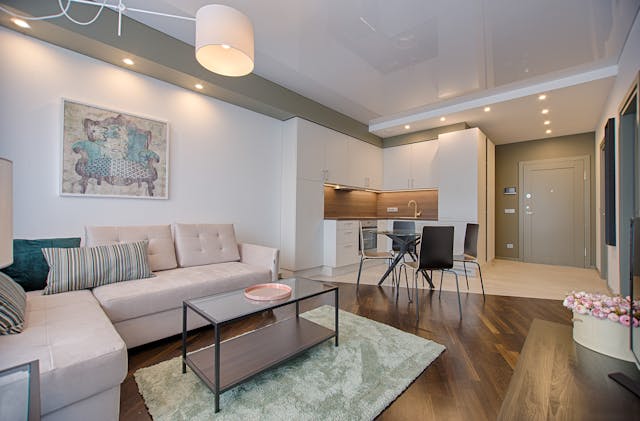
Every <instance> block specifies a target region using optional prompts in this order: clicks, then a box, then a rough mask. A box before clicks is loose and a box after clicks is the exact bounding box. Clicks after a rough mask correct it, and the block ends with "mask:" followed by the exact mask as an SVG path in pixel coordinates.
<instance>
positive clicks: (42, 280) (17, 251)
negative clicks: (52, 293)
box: [2, 237, 80, 291]
mask: <svg viewBox="0 0 640 421" xmlns="http://www.w3.org/2000/svg"><path fill="white" fill-rule="evenodd" d="M51 247H55V248H70V247H80V237H74V238H44V239H40V240H13V264H12V265H11V266H8V267H6V268H4V269H2V272H4V273H6V274H7V275H9V276H10V277H11V278H13V280H14V281H16V282H17V283H19V284H20V285H21V286H22V287H23V288H24V290H25V291H36V290H40V289H43V288H44V287H45V285H46V284H47V274H48V273H49V265H47V261H46V260H45V259H44V256H43V255H42V249H43V248H51Z"/></svg>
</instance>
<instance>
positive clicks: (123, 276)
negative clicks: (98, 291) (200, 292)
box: [42, 240, 153, 294]
mask: <svg viewBox="0 0 640 421" xmlns="http://www.w3.org/2000/svg"><path fill="white" fill-rule="evenodd" d="M148 246H149V243H148V242H147V240H144V241H138V242H136V243H122V244H110V245H107V246H96V247H78V248H72V249H42V253H43V254H44V257H45V259H47V263H49V267H50V269H49V276H48V277H47V286H46V288H45V289H44V293H45V294H57V293H59V292H67V291H75V290H78V289H86V288H94V287H97V286H100V285H106V284H113V283H116V282H123V281H129V280H132V279H141V278H149V277H151V276H153V274H152V273H151V270H149V256H148V254H147V248H148Z"/></svg>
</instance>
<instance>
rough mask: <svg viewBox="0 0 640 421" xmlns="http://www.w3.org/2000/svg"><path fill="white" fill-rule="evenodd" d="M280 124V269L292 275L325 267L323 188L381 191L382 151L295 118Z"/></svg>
mask: <svg viewBox="0 0 640 421" xmlns="http://www.w3.org/2000/svg"><path fill="white" fill-rule="evenodd" d="M283 125H284V126H283V142H282V144H283V150H282V213H281V215H282V218H281V224H280V226H281V245H280V266H281V267H282V268H283V269H286V270H289V271H292V272H295V271H302V270H307V269H313V268H317V267H321V266H323V264H324V186H323V185H324V183H325V182H326V183H334V184H342V185H348V186H353V187H360V188H373V189H380V188H381V186H382V149H381V148H378V147H376V146H373V145H370V144H368V143H366V142H363V141H360V140H358V139H355V138H353V137H351V136H347V135H345V134H342V133H339V132H336V131H335V130H331V129H328V128H326V127H323V126H320V125H317V124H315V123H312V122H310V121H307V120H304V119H301V118H297V117H296V118H292V119H290V120H287V121H285V122H284V123H283ZM356 252H357V251H356Z"/></svg>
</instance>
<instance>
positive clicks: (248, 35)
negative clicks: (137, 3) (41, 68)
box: [0, 0, 253, 76]
mask: <svg viewBox="0 0 640 421" xmlns="http://www.w3.org/2000/svg"><path fill="white" fill-rule="evenodd" d="M72 3H80V4H84V5H89V6H95V7H97V8H98V10H97V12H96V14H95V16H93V18H91V19H89V20H87V21H84V22H80V21H78V20H77V19H75V18H73V17H71V16H70V15H69V13H68V10H69V7H70V6H71V4H72ZM59 6H60V13H57V14H53V15H48V16H39V17H33V16H22V15H18V14H16V13H13V12H11V11H10V10H8V9H5V8H3V7H2V6H0V10H2V11H4V12H6V13H9V14H10V15H12V16H14V17H15V18H19V19H24V20H26V21H37V20H46V19H53V18H58V17H61V16H65V17H66V18H67V19H69V20H71V21H72V22H74V23H76V24H79V25H85V26H86V25H90V24H92V23H93V22H95V21H96V20H97V19H98V17H99V16H100V14H101V13H102V10H103V9H105V8H107V9H111V10H113V11H114V12H116V13H117V14H118V36H120V33H121V31H122V14H123V13H124V12H131V13H145V14H151V15H154V16H164V17H168V18H175V19H182V20H189V21H195V23H196V60H198V63H200V64H201V65H202V66H203V67H204V68H205V69H207V70H209V71H212V72H214V73H218V74H221V75H224V76H244V75H248V74H249V73H251V72H252V71H253V25H252V24H251V21H250V20H249V18H248V17H246V16H245V15H243V14H242V13H240V12H239V11H237V10H236V9H234V8H232V7H229V6H224V5H221V4H210V5H207V6H203V7H201V8H200V9H199V10H198V12H197V13H196V17H195V18H194V17H191V16H179V15H171V14H168V13H162V12H155V11H152V10H145V9H138V8H133V7H127V6H126V5H125V4H124V2H123V0H119V1H118V2H117V4H108V3H107V2H106V1H103V2H100V1H90V0H68V1H67V2H66V5H63V3H62V2H60V3H59Z"/></svg>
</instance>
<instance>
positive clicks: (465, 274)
mask: <svg viewBox="0 0 640 421" xmlns="http://www.w3.org/2000/svg"><path fill="white" fill-rule="evenodd" d="M462 267H463V268H464V279H466V280H467V291H469V276H467V262H465V261H464V260H463V261H462Z"/></svg>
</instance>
